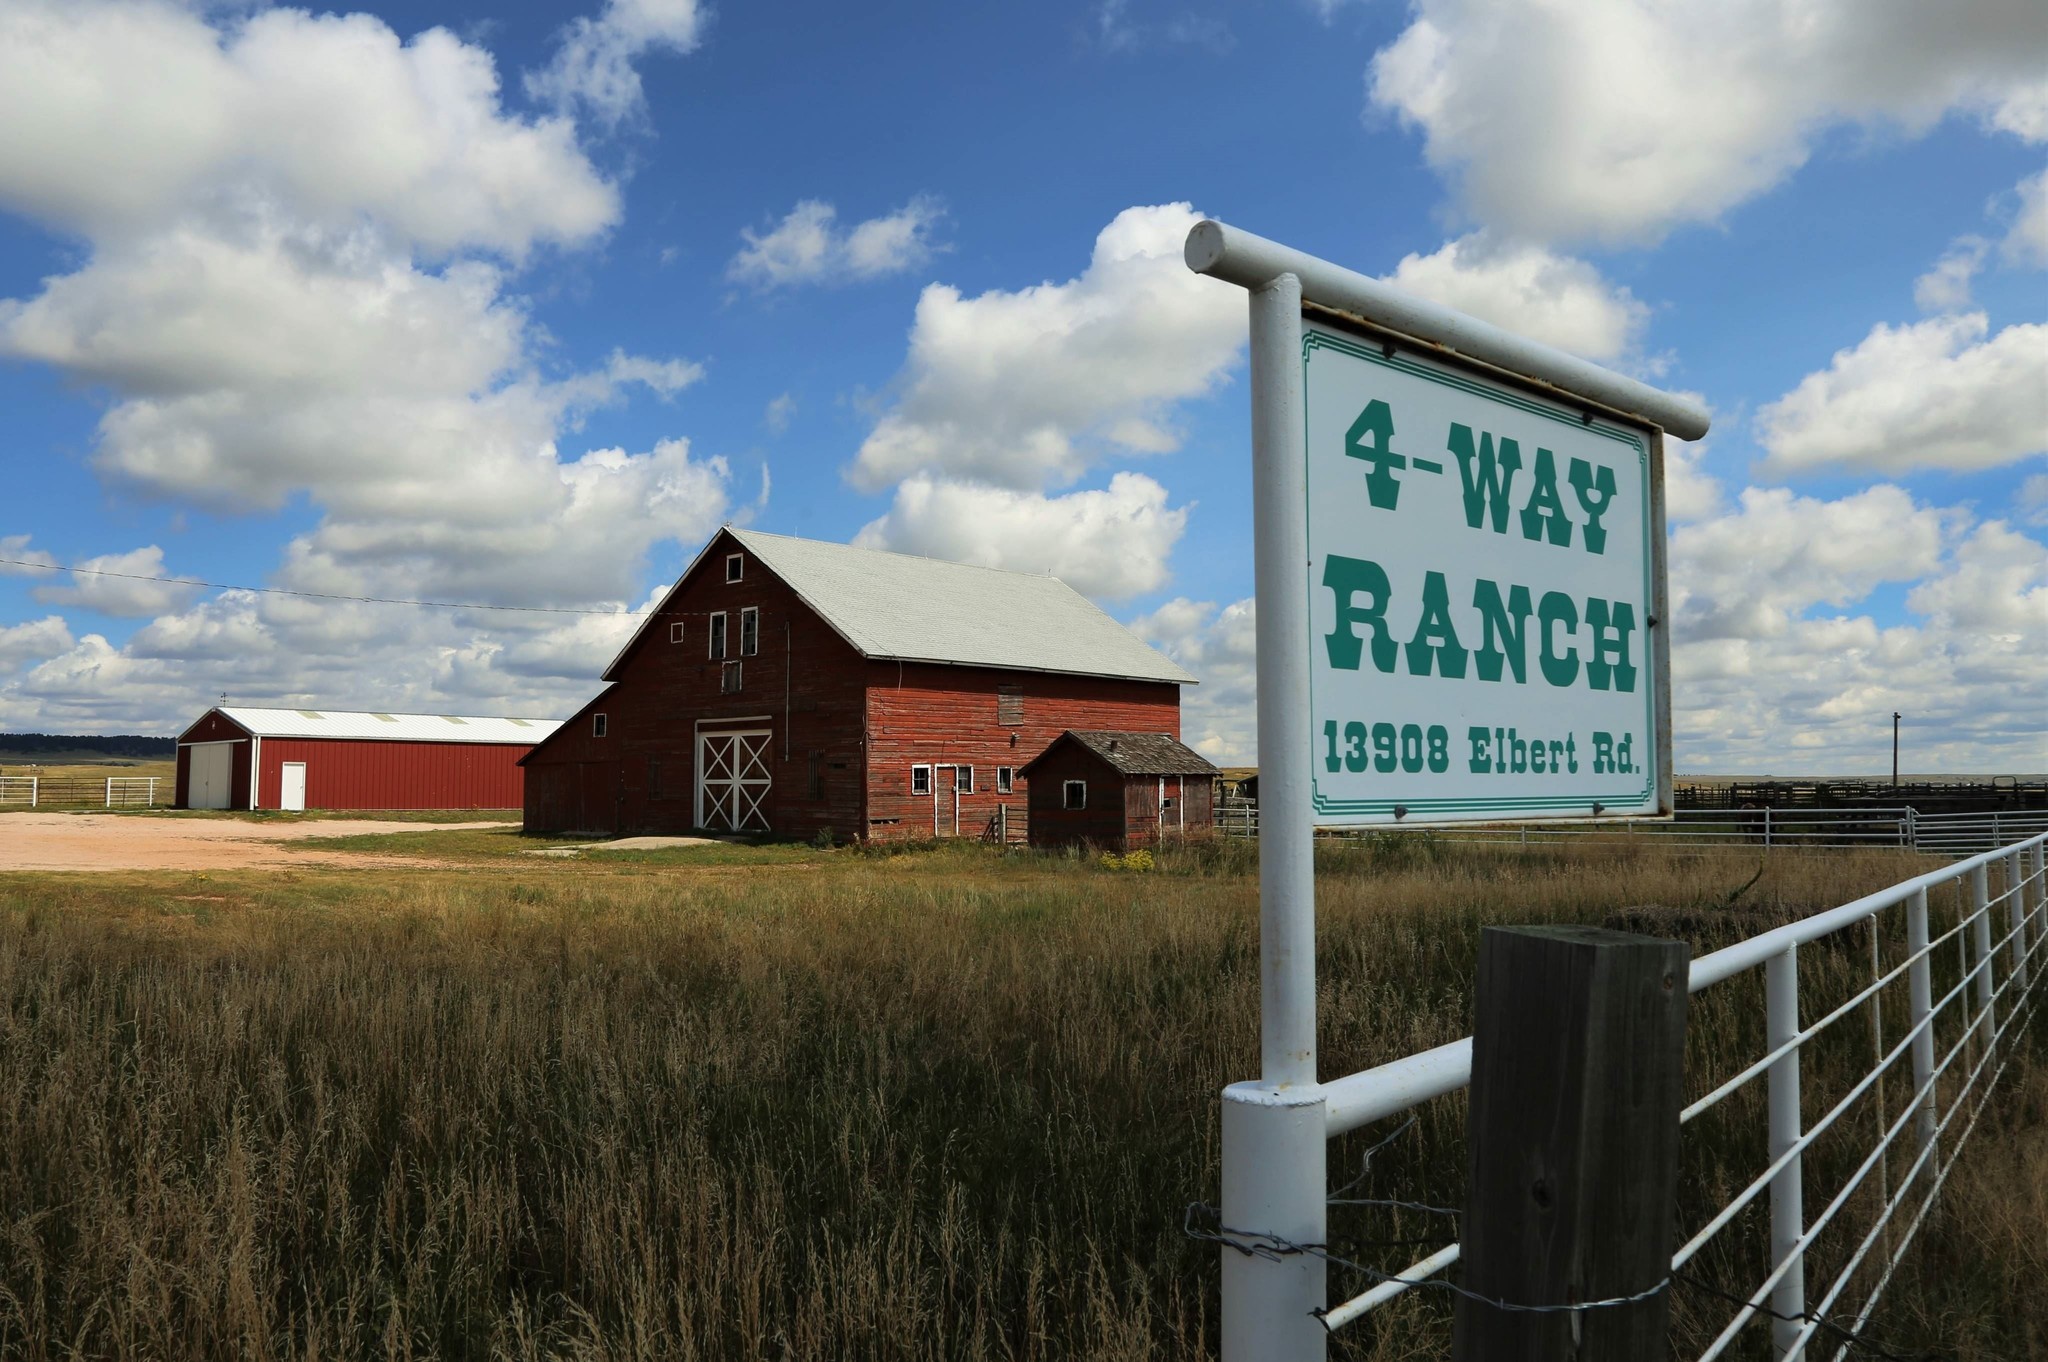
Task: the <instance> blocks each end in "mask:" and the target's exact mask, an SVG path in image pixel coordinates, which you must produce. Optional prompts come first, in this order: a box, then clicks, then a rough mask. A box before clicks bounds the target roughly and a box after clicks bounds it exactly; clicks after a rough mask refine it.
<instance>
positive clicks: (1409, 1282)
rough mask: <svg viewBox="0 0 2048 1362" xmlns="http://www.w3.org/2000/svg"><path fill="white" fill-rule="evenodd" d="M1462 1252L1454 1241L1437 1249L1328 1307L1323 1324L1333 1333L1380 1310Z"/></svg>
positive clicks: (1452, 1260) (1449, 1263) (1435, 1272)
mask: <svg viewBox="0 0 2048 1362" xmlns="http://www.w3.org/2000/svg"><path fill="white" fill-rule="evenodd" d="M1462 1252H1464V1245H1462V1244H1452V1245H1451V1246H1450V1247H1449V1248H1440V1249H1438V1250H1437V1251H1436V1252H1435V1253H1432V1254H1430V1255H1429V1256H1428V1257H1427V1258H1424V1259H1423V1260H1422V1261H1421V1262H1419V1263H1416V1264H1414V1265H1413V1266H1411V1267H1409V1268H1408V1269H1407V1270H1406V1271H1404V1272H1402V1273H1401V1274H1400V1275H1399V1276H1397V1277H1395V1278H1394V1279H1393V1280H1392V1281H1385V1282H1381V1283H1380V1284H1379V1285H1378V1286H1376V1287H1374V1288H1373V1289H1372V1290H1370V1291H1367V1292H1365V1293H1364V1294H1362V1295H1357V1296H1353V1297H1352V1298H1351V1299H1350V1300H1348V1301H1345V1302H1344V1303H1343V1304H1342V1305H1340V1306H1337V1307H1336V1308H1335V1309H1332V1310H1325V1311H1324V1312H1323V1327H1324V1328H1325V1329H1328V1330H1329V1331H1330V1332H1331V1333H1335V1332H1337V1330H1339V1329H1341V1328H1343V1327H1344V1326H1345V1325H1347V1324H1349V1323H1350V1322H1351V1321H1352V1320H1354V1319H1357V1318H1358V1317H1359V1316H1360V1315H1363V1314H1365V1313H1367V1312H1368V1311H1371V1310H1376V1309H1378V1308H1379V1307H1380V1306H1382V1305H1385V1304H1386V1303H1387V1302H1388V1301H1390V1300H1392V1299H1393V1298H1394V1297H1396V1296H1398V1295H1400V1294H1401V1293H1402V1292H1404V1291H1412V1290H1413V1289H1414V1288H1415V1287H1416V1286H1418V1285H1420V1284H1421V1282H1422V1280H1423V1278H1425V1277H1434V1276H1435V1275H1436V1274H1437V1273H1439V1272H1442V1271H1443V1270H1444V1269H1445V1268H1447V1267H1449V1266H1450V1265H1451V1264H1452V1263H1455V1262H1457V1261H1458V1255H1459V1254H1460V1253H1462Z"/></svg>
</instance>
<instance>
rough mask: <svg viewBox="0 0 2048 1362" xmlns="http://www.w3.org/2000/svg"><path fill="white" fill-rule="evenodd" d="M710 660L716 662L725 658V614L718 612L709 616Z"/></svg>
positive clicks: (721, 611)
mask: <svg viewBox="0 0 2048 1362" xmlns="http://www.w3.org/2000/svg"><path fill="white" fill-rule="evenodd" d="M710 656H711V660H712V661H713V662H716V661H718V660H719V659H720V658H722V657H724V656H725V612H724V611H723V610H718V611H714V612H712V615H711V654H710Z"/></svg>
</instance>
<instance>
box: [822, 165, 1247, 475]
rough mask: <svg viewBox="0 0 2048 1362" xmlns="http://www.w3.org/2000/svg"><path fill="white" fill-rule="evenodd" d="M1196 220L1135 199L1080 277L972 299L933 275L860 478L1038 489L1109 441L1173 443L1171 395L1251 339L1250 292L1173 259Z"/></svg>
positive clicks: (1122, 447) (1225, 366) (1083, 465)
mask: <svg viewBox="0 0 2048 1362" xmlns="http://www.w3.org/2000/svg"><path fill="white" fill-rule="evenodd" d="M1200 220H1201V215H1200V214H1198V213H1196V212H1195V210H1194V209H1193V208H1191V207H1190V206H1189V205H1187V204H1185V203H1174V204H1164V205H1160V206H1157V207H1144V208H1128V209H1125V210H1124V211H1123V212H1122V213H1119V214H1118V215H1117V217H1116V219H1115V221H1113V222H1111V223H1110V224H1109V225H1108V226H1107V227H1105V228H1103V229H1102V232H1101V234H1100V235H1099V236H1097V237H1096V239H1095V250H1094V254H1093V256H1092V258H1091V259H1090V261H1089V264H1088V268H1087V269H1086V270H1085V271H1083V272H1082V273H1081V274H1080V275H1078V276H1077V277H1075V278H1073V279H1068V280H1065V281H1063V282H1059V283H1043V284H1037V285H1034V286H1032V287H1029V288H1024V289H1018V290H1015V291H1009V290H1004V289H991V290H989V291H988V292H986V293H982V294H978V295H976V296H973V297H967V296H964V295H962V294H961V292H960V291H959V290H958V289H955V288H953V287H951V286H949V285H946V284H932V285H930V286H928V287H927V288H926V289H925V290H924V293H923V295H922V296H921V297H920V298H919V299H918V303H917V317H916V321H915V322H914V324H913V326H912V328H911V335H910V355H909V359H908V361H907V362H906V364H905V366H904V370H903V374H902V375H901V377H900V379H899V381H898V387H899V390H900V397H899V398H898V400H897V402H896V405H895V406H894V407H893V408H891V409H890V410H889V411H888V412H887V413H885V414H884V415H883V417H882V419H881V420H880V421H879V422H877V423H876V425H875V428H874V430H873V431H871V432H870V433H869V435H868V437H867V439H866V441H864V442H863V443H862V445H861V448H860V453H859V455H858V456H857V457H856V459H855V461H854V465H853V467H852V469H851V470H850V473H849V476H850V477H851V479H852V481H853V483H854V485H855V486H856V487H858V488H860V489H861V490H863V491H879V490H881V489H883V488H886V487H888V486H890V485H891V484H893V483H895V482H897V481H898V480H900V479H902V478H905V477H908V476H910V475H911V474H913V473H920V472H922V473H929V474H934V475H941V476H950V477H956V478H971V479H974V480H976V481H980V482H985V483H989V484H992V485H995V486H1000V487H1008V488H1013V489H1019V490H1023V489H1041V488H1046V487H1051V486H1057V485H1060V484H1064V483H1068V482H1071V481H1073V480H1074V479H1075V478H1077V477H1079V476H1080V475H1081V473H1082V472H1083V471H1085V470H1086V469H1087V467H1088V466H1089V465H1090V464H1092V463H1095V462H1097V461H1098V460H1099V459H1101V458H1103V457H1106V456H1107V455H1110V454H1113V453H1124V454H1131V453H1139V454H1151V453H1161V452H1165V451H1168V450H1171V449H1174V448H1177V447H1178V445H1179V437H1178V436H1177V434H1176V433H1175V432H1174V430H1173V427H1172V424H1171V419H1170V413H1169V408H1170V407H1171V406H1172V404H1174V403H1176V402H1180V401H1183V400H1186V399H1188V398H1193V397H1199V396H1201V395H1203V394H1205V393H1208V392H1210V391H1213V390H1214V389H1215V388H1216V387H1217V386H1218V385H1219V384H1221V383H1223V382H1224V381H1225V379H1226V378H1227V376H1228V375H1229V373H1230V370H1231V369H1232V367H1233V366H1234V365H1235V364H1236V362H1237V358H1238V355H1239V352H1240V351H1241V350H1242V348H1243V345H1244V337H1245V311H1244V307H1245V304H1244V296H1243V291H1242V290H1240V289H1236V288H1233V287H1231V286H1230V285H1227V284H1219V283H1217V282H1216V281H1215V280H1213V279H1207V278H1203V277H1201V276H1199V275H1196V274H1193V273H1191V272H1189V270H1188V268H1187V266H1186V264H1185V263H1184V262H1183V261H1182V258H1181V246H1182V243H1183V242H1184V241H1185V240H1186V237H1187V233H1188V229H1189V228H1190V227H1192V226H1193V225H1194V224H1195V223H1196V222H1198V221H1200Z"/></svg>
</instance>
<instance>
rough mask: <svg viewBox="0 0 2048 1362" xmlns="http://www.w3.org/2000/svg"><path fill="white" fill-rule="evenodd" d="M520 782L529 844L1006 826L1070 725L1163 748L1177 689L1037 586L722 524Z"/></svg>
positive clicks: (979, 831) (1176, 680) (1111, 626)
mask: <svg viewBox="0 0 2048 1362" xmlns="http://www.w3.org/2000/svg"><path fill="white" fill-rule="evenodd" d="M604 679H605V681H607V682H609V683H610V684H609V685H608V686H607V687H606V688H605V690H604V691H602V692H601V693H600V694H599V695H598V696H597V698H596V699H594V700H592V701H591V702H590V703H589V704H587V705H585V706H584V707H583V708H582V709H580V710H578V711H577V712H576V713H575V714H574V715H573V716H571V717H570V718H569V719H568V720H566V721H565V722H564V723H563V725H562V727H561V728H560V729H559V730H558V731H557V732H556V733H555V734H554V736H552V737H551V738H549V739H548V740H547V741H546V742H543V743H541V744H540V745H539V746H537V747H535V748H534V750H533V752H532V753H531V754H529V755H528V756H527V758H526V759H525V761H524V763H523V765H524V766H525V768H526V828H527V831H529V832H576V833H592V834H614V833H641V832H651V833H680V832H687V831H689V830H691V829H693V828H710V829H716V830H727V831H754V832H773V833H777V834H780V835H783V836H789V837H800V838H809V837H813V836H816V835H817V834H819V833H820V832H823V831H826V830H828V829H829V830H830V832H831V834H832V835H833V836H834V837H836V838H838V839H840V840H848V839H855V838H860V839H867V838H881V839H888V838H915V837H934V836H936V837H950V836H970V837H971V836H982V835H988V834H992V833H994V832H997V831H1005V832H1007V833H1008V834H1009V835H1010V836H1011V837H1012V838H1016V837H1021V836H1023V835H1024V832H1025V829H1026V808H1025V800H1024V794H1025V786H1024V782H1023V781H1022V779H1021V778H1019V776H1018V774H1017V773H1018V769H1019V768H1020V767H1022V766H1023V765H1024V763H1025V762H1027V761H1029V760H1030V759H1031V758H1033V757H1035V756H1037V755H1038V754H1039V752H1040V751H1042V750H1044V748H1045V746H1046V744H1047V743H1049V742H1051V741H1052V740H1053V739H1054V738H1055V737H1057V736H1059V734H1061V733H1063V732H1065V731H1066V730H1067V729H1070V728H1086V729H1097V728H1119V729H1125V728H1128V729H1142V730H1144V731H1147V732H1152V733H1170V734H1175V735H1178V734H1179V732H1180V688H1181V687H1182V686H1184V685H1191V684H1193V682H1194V678H1193V677H1191V676H1189V675H1188V674H1187V673H1186V672H1184V671H1182V670H1181V669H1180V668H1179V667H1178V666H1176V665H1174V664H1173V663H1172V662H1170V661H1168V660H1167V659H1166V658H1165V657H1163V656H1161V655H1160V654H1159V653H1157V652H1154V651H1153V650H1152V649H1151V648H1149V647H1147V646H1146V645H1145V644H1144V643H1143V642H1142V641H1140V640H1139V639H1138V638H1137V637H1136V636H1135V635H1133V634H1132V633H1131V632H1130V631H1129V630H1127V629H1125V628H1124V627H1123V626H1122V625H1121V624H1118V623H1117V622H1116V621H1115V620H1113V619H1111V618H1110V617H1109V616H1108V615H1106V614H1104V613H1103V612H1102V611H1101V610H1100V609H1098V608H1097V607H1096V606H1095V605H1094V604H1092V603H1091V602H1090V601H1089V600H1088V599H1087V598H1086V597H1084V596H1082V595H1081V594H1080V593H1079V592H1077V591H1075V590H1074V589H1073V588H1071V587H1069V586H1067V585H1066V584H1065V583H1064V582H1061V581H1060V580H1059V579H1057V578H1054V577H1047V576H1041V575H1038V574H1035V573H1024V572H1004V571H999V570H997V569H994V568H983V567H968V566H965V565H963V564H959V563H946V562H939V561H936V560H933V559H929V558H916V557H911V556H909V555H906V554H898V553H881V552H877V551H875V550H871V549H858V548H851V547H848V546H847V545H844V544H822V543H817V542H815V541H812V540H808V539H791V538H787V537H785V536H782V535H772V534H759V533H756V532H754V531H751V530H735V529H732V528H729V527H728V528H726V529H723V530H720V531H719V532H718V533H717V534H716V535H714V536H713V537H712V540H711V542H710V543H709V544H708V545H706V546H705V548H704V551H703V552H702V553H700V554H698V555H697V558H696V560H695V561H694V562H692V563H691V564H690V566H689V568H688V569H687V570H686V571H685V572H684V573H683V575H682V577H681V578H680V579H679V580H678V581H677V582H676V584H675V586H674V588H673V589H671V590H670V591H669V593H668V595H667V596H666V597H664V598H663V600H662V602H661V604H660V606H659V607H658V608H657V609H656V610H655V612H654V613H653V614H652V615H650V616H649V617H648V619H647V620H646V621H645V622H644V623H643V624H642V625H641V626H640V629H639V631H638V632H637V633H635V634H634V635H633V638H632V640H631V641H630V642H628V643H627V644H626V646H625V648H624V649H623V650H621V652H620V653H619V655H618V657H617V658H615V659H614V660H613V661H612V664H611V665H610V667H608V668H607V669H606V670H605V673H604Z"/></svg>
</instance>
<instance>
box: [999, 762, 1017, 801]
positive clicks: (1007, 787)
mask: <svg viewBox="0 0 2048 1362" xmlns="http://www.w3.org/2000/svg"><path fill="white" fill-rule="evenodd" d="M1016 783H1017V771H1016V768H1015V767H1011V766H998V767H996V793H997V794H1009V793H1010V791H1011V790H1012V788H1013V787H1014V786H1015V785H1016Z"/></svg>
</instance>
